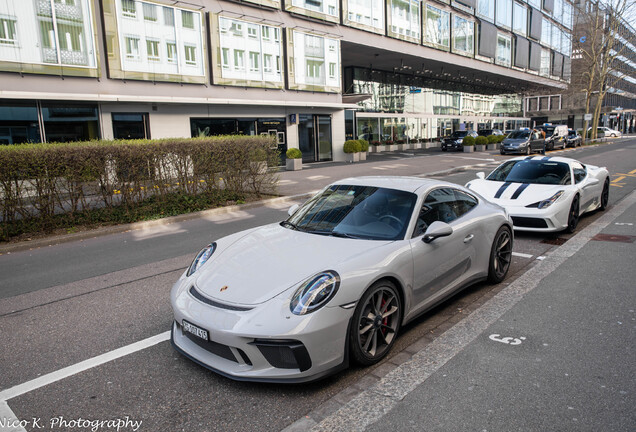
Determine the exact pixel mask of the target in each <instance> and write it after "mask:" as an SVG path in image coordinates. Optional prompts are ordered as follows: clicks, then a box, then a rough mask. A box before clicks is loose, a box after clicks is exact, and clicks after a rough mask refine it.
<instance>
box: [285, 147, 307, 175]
mask: <svg viewBox="0 0 636 432" xmlns="http://www.w3.org/2000/svg"><path fill="white" fill-rule="evenodd" d="M285 156H287V162H286V164H287V166H286V168H287V171H298V170H301V169H303V154H302V153H301V151H300V150H299V149H297V148H290V149H287V153H285Z"/></svg>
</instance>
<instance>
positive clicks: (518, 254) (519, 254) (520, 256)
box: [512, 252, 534, 258]
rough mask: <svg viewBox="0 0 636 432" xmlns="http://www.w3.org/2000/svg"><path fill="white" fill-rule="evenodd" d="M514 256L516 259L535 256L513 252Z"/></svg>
mask: <svg viewBox="0 0 636 432" xmlns="http://www.w3.org/2000/svg"><path fill="white" fill-rule="evenodd" d="M512 256H516V257H519V258H532V257H533V256H534V255H529V254H524V253H521V252H513V253H512Z"/></svg>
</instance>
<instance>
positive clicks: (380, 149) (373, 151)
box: [369, 145, 384, 153]
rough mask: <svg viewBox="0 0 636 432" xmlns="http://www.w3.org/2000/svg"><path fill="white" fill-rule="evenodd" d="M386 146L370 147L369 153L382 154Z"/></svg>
mask: <svg viewBox="0 0 636 432" xmlns="http://www.w3.org/2000/svg"><path fill="white" fill-rule="evenodd" d="M383 147H384V146H379V145H372V146H369V153H381V152H382V150H383V149H382V148H383Z"/></svg>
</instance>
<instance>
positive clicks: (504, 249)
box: [488, 225, 513, 284]
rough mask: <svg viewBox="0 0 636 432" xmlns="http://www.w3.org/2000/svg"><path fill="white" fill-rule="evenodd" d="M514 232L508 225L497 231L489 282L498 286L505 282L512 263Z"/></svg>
mask: <svg viewBox="0 0 636 432" xmlns="http://www.w3.org/2000/svg"><path fill="white" fill-rule="evenodd" d="M512 241H513V240H512V231H510V228H509V227H508V226H507V225H504V226H502V227H501V228H499V231H497V234H496V235H495V239H494V240H493V242H492V248H491V249H490V263H489V264H488V281H489V282H490V283H493V284H496V283H499V282H501V281H503V280H504V279H505V278H506V274H508V270H509V269H510V263H511V262H512Z"/></svg>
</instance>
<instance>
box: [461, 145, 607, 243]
mask: <svg viewBox="0 0 636 432" xmlns="http://www.w3.org/2000/svg"><path fill="white" fill-rule="evenodd" d="M609 185H610V181H609V173H608V171H607V169H606V168H604V167H602V168H601V167H597V166H593V165H584V164H582V163H581V162H579V161H577V160H574V159H570V158H562V157H549V156H548V157H543V156H530V157H528V156H523V157H517V158H514V159H510V160H508V161H506V162H504V163H502V164H501V165H499V166H498V167H497V168H496V169H495V170H494V171H493V172H491V173H490V175H488V177H485V175H484V173H483V172H481V173H477V179H476V180H471V181H470V182H469V183H467V184H466V187H468V188H469V189H470V190H473V191H475V192H476V193H478V194H480V195H481V196H483V197H484V198H486V199H488V200H491V201H492V202H494V203H496V204H499V205H500V206H502V207H504V208H505V209H506V210H507V211H508V213H509V214H510V216H511V217H512V222H513V224H514V229H516V230H520V231H562V230H566V231H567V232H574V230H575V229H576V226H577V224H578V221H579V217H580V215H582V214H583V213H587V212H590V211H593V210H596V209H601V210H605V209H606V208H607V203H608V200H609Z"/></svg>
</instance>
